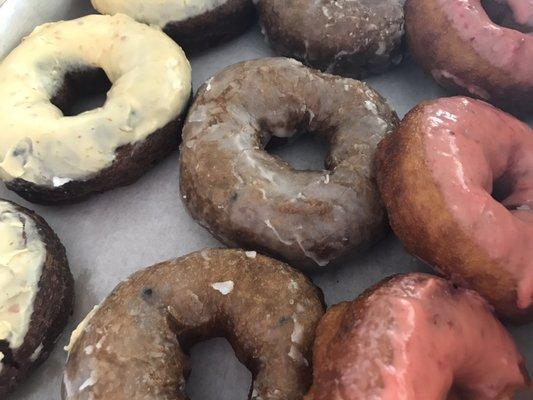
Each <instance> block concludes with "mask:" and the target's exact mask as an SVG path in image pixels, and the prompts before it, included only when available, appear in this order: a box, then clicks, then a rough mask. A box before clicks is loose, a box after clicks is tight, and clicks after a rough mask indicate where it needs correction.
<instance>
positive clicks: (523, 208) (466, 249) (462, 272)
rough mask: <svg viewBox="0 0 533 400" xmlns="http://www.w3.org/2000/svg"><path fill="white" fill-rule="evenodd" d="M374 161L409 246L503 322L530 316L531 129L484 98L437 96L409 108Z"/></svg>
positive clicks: (393, 215)
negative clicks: (477, 295)
mask: <svg viewBox="0 0 533 400" xmlns="http://www.w3.org/2000/svg"><path fill="white" fill-rule="evenodd" d="M377 158H378V183H379V186H380V190H381V193H382V197H383V201H384V202H385V206H386V207H387V210H388V213H389V218H390V222H391V225H392V228H393V230H394V231H395V233H396V234H397V235H398V237H399V238H400V240H401V241H402V242H403V244H404V245H405V247H406V248H407V250H408V251H409V252H411V253H412V254H414V255H416V256H417V257H419V258H421V259H423V260H424V261H426V262H427V263H429V264H430V265H432V266H433V267H434V268H436V269H437V270H438V271H441V272H443V273H445V274H446V275H448V276H450V277H451V278H452V279H453V280H455V281H457V282H459V283H461V284H464V285H467V286H469V287H471V288H474V289H475V290H476V291H478V292H479V293H480V294H481V295H483V296H484V297H485V298H486V299H487V300H489V302H490V303H491V304H492V305H493V306H494V307H495V308H496V310H497V311H498V312H499V313H500V314H501V315H502V316H506V317H509V318H514V319H517V320H531V318H532V317H533V304H532V303H533V248H532V247H531V243H532V242H533V130H532V129H531V128H529V127H528V126H527V125H526V124H524V123H522V122H520V121H519V120H517V119H515V118H514V117H512V116H510V115H508V114H506V113H504V112H503V111H500V110H498V109H496V108H494V107H492V106H490V105H489V104H487V103H484V102H482V101H478V100H473V99H469V98H465V97H452V98H445V99H439V100H434V101H428V102H424V103H422V104H420V105H419V106H417V107H416V108H415V109H413V110H412V111H411V112H410V113H409V114H408V115H407V116H406V118H405V119H404V120H403V121H402V122H401V124H400V127H399V128H398V129H397V130H396V132H395V133H394V135H392V136H391V137H390V138H388V139H386V140H385V141H384V142H383V143H382V144H380V147H379V151H378V157H377ZM493 196H495V197H493ZM496 199H498V200H496Z"/></svg>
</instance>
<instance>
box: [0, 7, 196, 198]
mask: <svg viewBox="0 0 533 400" xmlns="http://www.w3.org/2000/svg"><path fill="white" fill-rule="evenodd" d="M42 43H46V44H47V45H46V46H43V45H42ZM141 53H142V55H141ZM147 59H148V60H150V61H149V62H146V60H147ZM104 70H105V71H106V72H105V73H104ZM106 74H107V75H109V78H110V79H108V77H107V76H106ZM110 80H111V81H113V82H112V83H111V82H110ZM105 91H107V99H106V102H105V104H104V105H103V106H102V107H99V108H96V109H94V110H90V111H87V112H84V113H81V114H79V115H72V114H71V108H72V105H73V102H74V100H75V99H76V98H79V97H80V96H81V95H83V94H92V93H98V92H105ZM190 94H191V73H190V65H189V63H188V61H187V59H186V58H185V55H184V53H183V52H182V50H181V49H180V48H179V46H177V45H176V44H175V43H174V42H173V41H172V40H170V39H169V38H168V36H166V35H164V34H163V33H161V31H159V30H158V29H155V28H152V27H148V26H146V25H143V24H140V23H137V22H135V21H133V20H132V19H130V18H129V17H127V16H125V15H117V16H113V17H109V16H101V15H91V16H86V17H83V18H80V19H77V20H73V21H66V22H58V23H52V24H47V25H44V26H42V27H39V28H37V29H36V30H35V31H34V33H32V34H31V35H30V36H29V37H28V38H27V39H26V40H24V41H23V42H22V43H21V45H20V46H19V47H17V48H16V49H15V50H14V51H13V52H12V53H11V54H10V55H9V56H8V57H7V58H6V59H5V60H4V61H3V62H2V63H1V64H0V98H1V101H0V131H1V132H2V133H1V134H0V135H1V136H0V177H1V178H2V179H3V180H4V182H5V183H6V186H7V187H8V188H9V189H11V190H13V191H15V192H17V193H18V194H19V195H20V196H22V197H24V198H26V199H27V200H29V201H33V202H39V203H47V204H59V203H71V202H76V201H80V200H83V199H85V198H86V197H88V196H90V195H91V194H94V193H100V192H103V191H106V190H109V189H112V188H115V187H118V186H122V185H128V184H130V183H132V182H134V181H135V180H137V179H138V178H139V177H140V176H141V175H142V174H143V173H144V172H146V171H147V170H149V169H150V168H151V167H152V166H153V165H154V164H155V163H156V162H158V161H159V160H161V159H162V158H163V157H164V156H166V155H167V154H169V153H170V152H171V151H173V150H175V149H176V148H177V146H178V144H179V140H180V132H181V126H182V121H183V116H184V114H185V113H186V111H187V108H188V104H189V99H190ZM46 99H49V100H46Z"/></svg>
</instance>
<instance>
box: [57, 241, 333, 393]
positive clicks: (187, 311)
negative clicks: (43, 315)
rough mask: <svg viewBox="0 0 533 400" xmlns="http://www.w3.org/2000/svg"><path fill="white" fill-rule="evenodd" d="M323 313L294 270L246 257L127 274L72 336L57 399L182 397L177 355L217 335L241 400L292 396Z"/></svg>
mask: <svg viewBox="0 0 533 400" xmlns="http://www.w3.org/2000/svg"><path fill="white" fill-rule="evenodd" d="M323 313H324V309H323V303H322V297H321V294H320V293H319V290H318V289H317V288H316V287H315V286H313V284H312V283H311V282H310V281H309V280H307V279H306V278H305V277H304V276H303V275H302V274H300V273H298V272H297V271H295V270H293V269H292V268H290V267H289V266H288V265H285V264H283V263H281V262H279V261H276V260H273V259H270V258H267V257H264V256H261V255H258V254H256V253H255V252H244V251H238V250H204V251H201V252H197V253H193V254H190V255H188V256H185V257H183V258H180V259H178V260H174V261H169V262H165V263H162V264H158V265H155V266H153V267H151V268H148V269H146V270H143V271H140V272H137V273H136V274H134V275H133V276H132V277H131V278H129V279H128V280H127V281H125V282H123V283H122V284H120V285H119V286H118V287H117V288H116V289H115V290H114V291H113V293H112V294H111V295H110V296H109V297H108V298H107V299H106V300H105V301H104V302H103V304H102V305H100V306H99V307H98V309H97V310H96V311H95V312H93V313H91V315H90V316H89V317H88V319H86V320H85V321H84V322H83V323H82V325H81V327H80V329H78V330H77V331H76V334H75V335H73V340H72V343H71V345H70V346H69V349H70V354H69V358H68V361H67V365H66V369H65V373H64V379H63V399H64V400H74V399H80V400H81V399H92V400H104V399H105V400H107V399H113V400H126V399H127V400H141V399H148V398H150V399H155V398H157V399H167V400H185V399H186V398H187V397H186V396H185V394H184V388H185V377H186V376H187V374H188V372H189V365H188V358H187V356H186V355H185V354H186V352H187V349H188V348H190V347H191V346H192V345H193V344H194V343H196V342H198V341H201V340H205V339H207V338H210V337H215V336H225V337H226V338H227V339H228V340H229V342H230V343H231V345H232V346H233V348H234V350H235V353H236V355H237V357H238V358H239V360H241V362H242V363H243V364H245V365H246V366H247V367H248V368H249V369H250V371H251V372H252V374H253V384H252V388H251V389H250V393H251V394H250V396H251V397H250V398H251V399H255V400H259V399H264V400H299V399H301V398H302V396H303V394H304V393H305V392H306V391H307V389H308V388H309V385H310V383H311V367H310V358H309V356H310V355H311V347H312V344H313V339H314V333H315V329H316V326H317V325H318V321H319V320H320V318H321V316H322V315H323Z"/></svg>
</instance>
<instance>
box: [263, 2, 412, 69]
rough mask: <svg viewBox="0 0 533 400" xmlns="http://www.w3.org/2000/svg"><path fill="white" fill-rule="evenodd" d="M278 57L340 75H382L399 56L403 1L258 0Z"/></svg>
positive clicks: (266, 29) (267, 34)
mask: <svg viewBox="0 0 533 400" xmlns="http://www.w3.org/2000/svg"><path fill="white" fill-rule="evenodd" d="M256 1H257V2H258V8H259V12H260V16H261V19H260V20H261V26H262V28H263V32H264V33H265V35H266V37H267V39H268V41H269V42H270V44H271V45H272V47H273V48H274V49H275V50H276V51H277V52H278V53H280V54H281V55H284V56H290V57H294V58H296V59H298V60H300V61H302V62H304V63H305V64H307V65H310V66H312V67H315V68H319V69H321V70H323V71H327V72H332V73H338V74H340V75H348V76H359V75H361V74H362V73H363V72H371V73H380V72H383V71H384V70H386V69H387V68H389V67H390V66H391V65H394V64H398V63H400V61H401V59H402V49H401V47H402V46H401V45H402V38H403V33H404V16H403V7H402V3H403V2H402V1H401V0H337V1H309V0H292V1H291V2H290V5H288V4H287V0H256Z"/></svg>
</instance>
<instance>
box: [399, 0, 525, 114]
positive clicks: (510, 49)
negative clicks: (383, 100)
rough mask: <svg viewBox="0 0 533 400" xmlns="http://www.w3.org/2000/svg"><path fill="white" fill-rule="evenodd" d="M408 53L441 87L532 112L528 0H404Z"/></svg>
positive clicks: (512, 108) (506, 106) (511, 108)
mask: <svg viewBox="0 0 533 400" xmlns="http://www.w3.org/2000/svg"><path fill="white" fill-rule="evenodd" d="M405 17H406V27H407V40H408V43H409V48H410V51H411V54H412V55H413V58H414V59H415V61H416V62H417V63H418V64H420V65H421V66H422V67H423V68H424V69H425V70H426V71H427V72H428V73H429V74H431V75H432V76H433V78H434V79H435V80H436V81H437V82H438V83H439V84H440V85H441V86H443V87H445V88H448V89H451V90H452V91H454V92H456V93H458V94H465V95H469V96H473V97H477V98H480V99H482V100H485V101H488V102H490V103H493V104H495V105H497V106H499V107H502V108H506V109H509V110H511V111H516V112H527V111H531V110H533V33H532V32H533V0H407V2H406V5H405Z"/></svg>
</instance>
